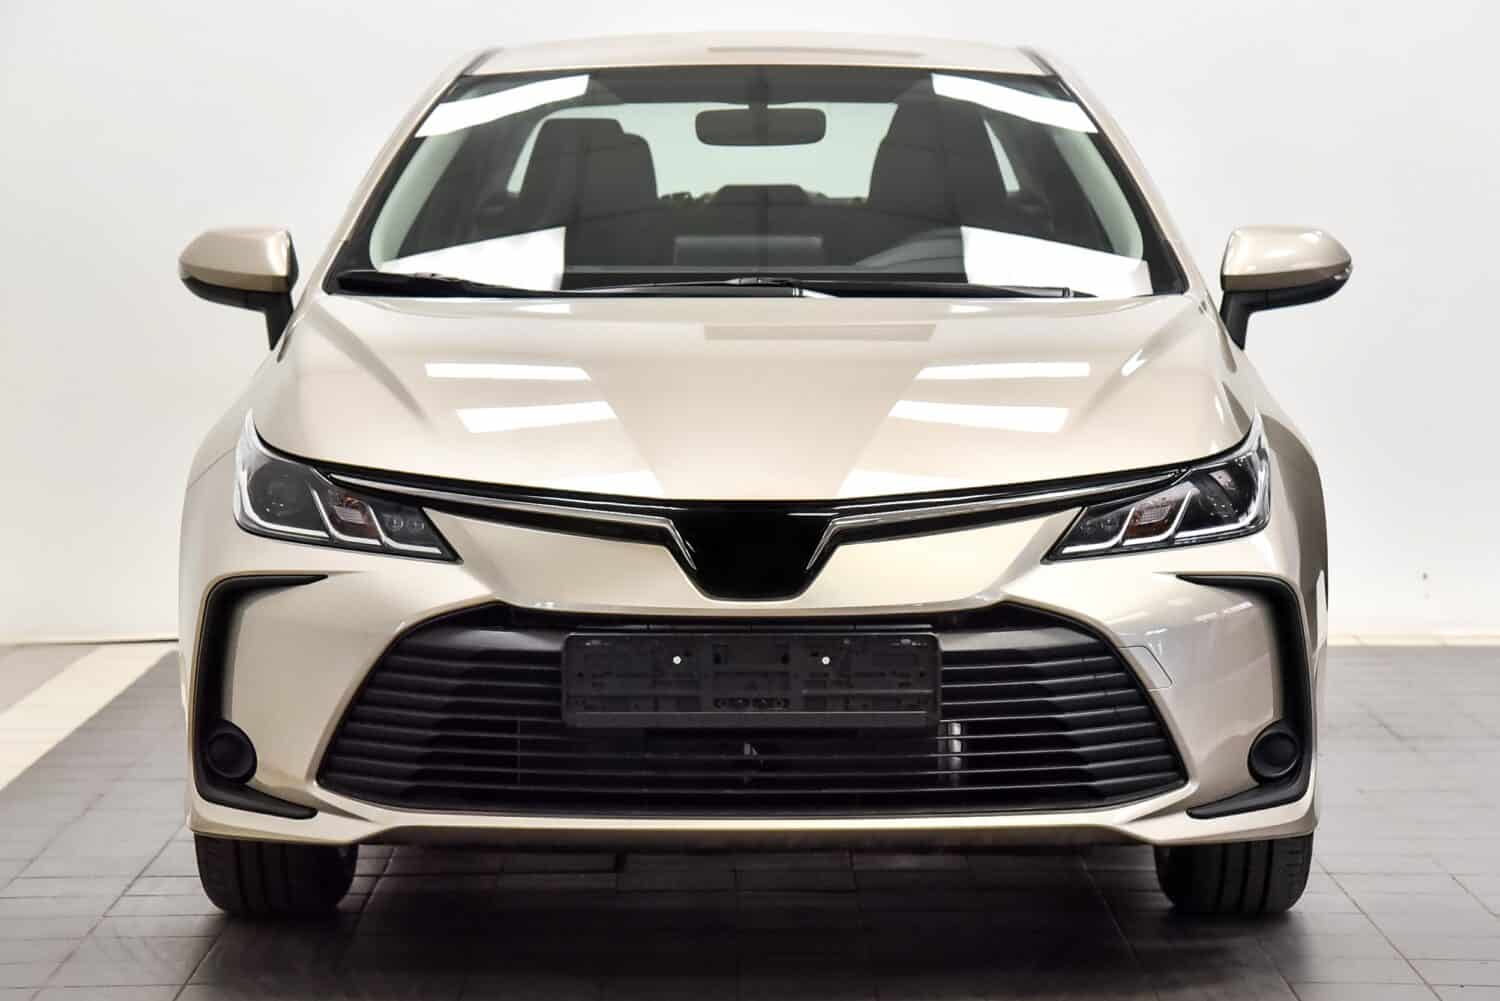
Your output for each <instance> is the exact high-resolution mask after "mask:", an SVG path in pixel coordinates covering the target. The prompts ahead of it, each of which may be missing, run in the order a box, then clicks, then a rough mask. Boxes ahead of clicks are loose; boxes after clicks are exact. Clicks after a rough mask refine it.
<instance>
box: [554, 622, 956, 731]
mask: <svg viewBox="0 0 1500 1001" xmlns="http://www.w3.org/2000/svg"><path fill="white" fill-rule="evenodd" d="M940 673H941V652H940V648H939V646H938V640H937V637H936V636H935V635H933V634H931V633H877V632H872V633H805V634H800V633H799V634H787V633H680V634H673V633H641V634H632V633H623V634H622V633H573V634H571V635H569V636H568V637H567V639H566V640H565V641H564V643H563V653H562V717H563V722H564V723H565V724H566V725H568V726H573V727H580V728H590V729H755V730H764V729H911V730H920V729H935V728H936V726H937V723H938V718H939V714H940V709H941V706H940V700H939V696H938V691H939V676H940Z"/></svg>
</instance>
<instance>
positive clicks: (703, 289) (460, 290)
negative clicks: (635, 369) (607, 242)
mask: <svg viewBox="0 0 1500 1001" xmlns="http://www.w3.org/2000/svg"><path fill="white" fill-rule="evenodd" d="M333 280H334V283H335V284H336V285H338V288H339V291H341V292H366V293H371V294H374V295H413V296H453V297H456V298H470V297H473V298H491V299H557V298H560V297H563V296H581V297H588V296H592V297H594V298H610V297H615V296H652V297H663V298H665V297H667V296H682V295H693V294H695V293H696V294H700V295H708V294H713V295H739V296H767V295H769V296H777V295H782V296H797V295H802V294H804V291H805V290H804V289H802V288H800V287H799V286H797V285H794V284H783V283H782V282H779V281H775V282H772V281H767V282H762V281H758V280H752V281H740V280H737V279H735V280H730V281H706V282H691V281H684V282H647V283H645V284H635V285H585V286H581V287H578V288H565V289H538V288H519V287H517V286H514V285H492V284H490V283H488V282H476V281H470V280H469V279H467V278H455V277H453V276H452V275H442V274H437V273H434V272H428V271H422V272H417V273H415V274H408V273H406V272H402V271H377V270H375V269H373V268H351V269H350V270H348V271H340V272H339V273H338V274H336V275H334V278H333ZM808 294H813V295H818V294H821V293H818V292H809V293H808Z"/></svg>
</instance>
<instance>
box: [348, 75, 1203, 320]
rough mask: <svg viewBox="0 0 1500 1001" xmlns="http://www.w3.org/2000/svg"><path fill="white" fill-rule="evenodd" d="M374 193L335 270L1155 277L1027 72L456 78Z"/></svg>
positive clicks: (1143, 233) (1140, 237)
mask: <svg viewBox="0 0 1500 1001" xmlns="http://www.w3.org/2000/svg"><path fill="white" fill-rule="evenodd" d="M377 192H378V194H377V197H376V198H375V199H374V200H373V204H372V206H371V207H370V209H369V210H368V211H367V212H366V213H365V214H364V217H363V221H362V223H361V227H360V228H359V230H358V231H357V232H356V235H355V239H354V241H353V244H352V253H353V254H354V256H355V260H356V262H357V263H361V264H367V265H368V266H373V267H376V268H379V269H383V270H387V271H397V272H407V273H417V272H426V273H435V274H442V275H450V276H453V277H458V278H466V279H470V280H473V281H481V282H487V283H492V284H499V285H509V286H519V287H525V288H539V289H569V288H583V287H598V286H606V285H617V284H628V283H634V282H641V281H667V280H695V279H703V278H716V277H744V276H755V275H773V276H790V277H797V276H808V277H841V278H856V279H857V278H861V277H864V278H872V279H874V278H878V279H880V280H882V281H900V280H902V279H908V278H909V279H910V280H922V281H934V280H938V281H969V282H982V283H987V284H1006V285H1037V286H1046V287H1049V288H1052V287H1063V288H1069V289H1074V290H1076V291H1078V292H1080V293H1086V294H1090V295H1101V296H1122V297H1123V296H1134V295H1145V294H1150V293H1152V292H1155V291H1162V290H1165V289H1168V288H1170V287H1172V286H1173V285H1174V284H1175V283H1176V282H1177V281H1178V274H1179V273H1178V271H1177V270H1176V268H1175V264H1174V262H1173V261H1172V259H1171V257H1170V255H1169V252H1168V251H1167V250H1166V248H1165V246H1164V244H1163V243H1162V241H1161V240H1160V238H1159V236H1158V235H1157V230H1156V228H1155V226H1154V224H1153V222H1152V220H1151V219H1150V218H1149V216H1148V215H1147V214H1146V209H1145V207H1144V204H1143V203H1142V201H1141V199H1140V197H1139V195H1138V194H1137V193H1136V191H1135V189H1134V188H1133V186H1132V185H1131V184H1130V183H1129V180H1128V178H1126V177H1125V175H1124V174H1123V172H1122V168H1121V167H1120V166H1119V162H1118V158H1117V157H1115V156H1114V154H1113V152H1112V151H1111V150H1110V149H1109V147H1108V145H1107V142H1106V140H1105V139H1104V137H1103V136H1102V135H1100V133H1099V131H1098V129H1097V126H1096V125H1095V124H1094V122H1093V120H1092V119H1091V118H1090V117H1089V116H1088V114H1087V113H1086V112H1085V111H1084V109H1083V108H1082V107H1081V106H1079V105H1078V104H1077V103H1076V102H1075V101H1074V100H1073V99H1072V98H1071V97H1070V96H1069V95H1068V93H1067V92H1066V91H1065V90H1064V89H1063V88H1062V87H1061V86H1060V85H1059V84H1058V83H1057V82H1056V81H1054V80H1051V79H1048V78H1039V77H1021V76H1015V77H1012V76H1000V75H985V74H969V73H956V72H925V71H918V70H911V69H904V68H903V69H881V68H865V67H806V66H764V67H762V66H744V67H651V68H627V69H601V70H594V71H589V72H587V73H584V72H577V71H575V72H571V73H559V74H551V75H528V76H488V77H469V78H464V79H462V80H460V81H459V82H458V84H456V85H455V87H454V88H453V89H452V91H451V92H450V93H449V94H448V95H446V97H445V98H444V99H443V100H442V101H440V102H439V103H438V104H437V105H436V106H435V107H434V108H433V109H432V111H431V112H430V113H429V114H428V116H427V117H426V119H425V120H424V121H423V122H422V123H421V125H419V126H418V128H417V130H416V133H415V134H414V136H413V137H412V139H411V140H410V141H409V142H408V144H407V146H406V148H405V149H404V150H403V151H402V154H401V155H400V156H399V157H398V158H397V160H396V163H395V165H394V166H393V168H392V173H391V176H390V177H388V178H386V179H384V180H383V182H382V183H381V185H379V186H378V188H377ZM360 256H363V258H364V261H359V260H358V258H359V257H360Z"/></svg>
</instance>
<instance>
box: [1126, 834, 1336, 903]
mask: <svg viewBox="0 0 1500 1001" xmlns="http://www.w3.org/2000/svg"><path fill="white" fill-rule="evenodd" d="M1312 841H1313V836H1312V835H1311V834H1307V835H1303V836H1302V837H1295V838H1277V839H1274V840H1266V841H1232V842H1226V843H1223V844H1210V845H1179V846H1175V847H1170V848H1158V849H1156V876H1157V880H1158V881H1159V882H1160V883H1161V888H1162V892H1164V893H1165V894H1166V895H1167V896H1168V897H1169V898H1170V899H1171V901H1172V905H1173V906H1174V907H1175V908H1176V909H1177V910H1179V911H1182V912H1183V913H1185V914H1202V915H1228V914H1238V915H1245V916H1251V917H1254V916H1258V915H1264V914H1280V913H1282V912H1283V911H1286V910H1288V909H1290V908H1291V907H1292V906H1293V905H1294V904H1296V903H1297V900H1298V899H1299V898H1300V897H1301V896H1302V891H1303V890H1304V889H1306V887H1307V878H1308V875H1309V874H1310V872H1311V870H1312Z"/></svg>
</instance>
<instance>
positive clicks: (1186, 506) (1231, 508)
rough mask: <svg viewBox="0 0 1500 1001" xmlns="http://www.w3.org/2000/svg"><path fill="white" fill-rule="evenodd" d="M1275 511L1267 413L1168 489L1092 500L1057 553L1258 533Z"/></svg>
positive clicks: (1101, 552)
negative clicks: (1225, 451) (1224, 452)
mask: <svg viewBox="0 0 1500 1001" xmlns="http://www.w3.org/2000/svg"><path fill="white" fill-rule="evenodd" d="M1270 515H1271V461H1270V457H1269V456H1268V455H1267V454H1266V442H1265V436H1264V435H1263V434H1262V433H1261V426H1260V419H1259V418H1256V420H1255V424H1254V426H1253V427H1251V429H1250V434H1249V435H1247V436H1246V438H1245V441H1244V444H1242V445H1241V446H1240V447H1239V448H1237V449H1235V451H1234V452H1233V453H1232V454H1230V455H1228V456H1225V457H1224V458H1221V459H1215V460H1213V461H1212V462H1207V463H1204V464H1203V465H1201V466H1195V467H1193V468H1192V469H1189V470H1188V471H1187V472H1186V473H1185V474H1183V476H1182V478H1181V479H1179V480H1178V481H1177V482H1176V483H1173V484H1172V485H1171V486H1169V487H1167V488H1166V489H1164V490H1160V491H1158V492H1156V493H1154V494H1151V495H1150V496H1148V497H1141V498H1137V499H1136V500H1131V501H1123V502H1115V503H1112V504H1101V505H1098V506H1095V507H1090V508H1085V509H1084V512H1083V513H1082V514H1081V515H1079V516H1078V520H1076V521H1074V522H1073V525H1072V527H1070V528H1069V529H1068V530H1067V531H1066V532H1065V533H1063V537H1062V539H1061V540H1060V541H1059V542H1058V543H1057V545H1056V546H1054V547H1053V549H1052V553H1051V558H1052V559H1058V560H1065V559H1075V558H1077V557H1080V556H1101V555H1105V554H1114V553H1128V552H1138V551H1140V550H1144V549H1165V548H1166V547H1168V546H1191V545H1194V544H1196V543H1200V542H1219V541H1221V540H1223V539H1235V538H1238V537H1240V536H1242V535H1251V534H1253V533H1255V532H1259V531H1260V530H1261V529H1262V528H1265V527H1266V521H1267V520H1268V519H1269V518H1270Z"/></svg>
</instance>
